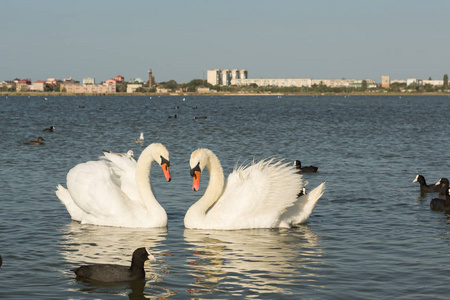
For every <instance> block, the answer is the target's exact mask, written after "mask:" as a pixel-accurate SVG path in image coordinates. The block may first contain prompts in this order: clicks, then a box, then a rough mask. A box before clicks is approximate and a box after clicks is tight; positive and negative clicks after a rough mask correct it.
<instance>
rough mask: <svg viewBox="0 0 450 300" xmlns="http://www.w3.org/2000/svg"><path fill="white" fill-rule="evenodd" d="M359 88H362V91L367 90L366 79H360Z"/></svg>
mask: <svg viewBox="0 0 450 300" xmlns="http://www.w3.org/2000/svg"><path fill="white" fill-rule="evenodd" d="M361 89H362V90H363V91H365V90H367V81H366V80H363V81H362V83H361Z"/></svg>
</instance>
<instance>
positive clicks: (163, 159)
mask: <svg viewBox="0 0 450 300" xmlns="http://www.w3.org/2000/svg"><path fill="white" fill-rule="evenodd" d="M160 156H161V165H163V164H166V165H167V167H170V161H168V160H167V159H165V158H164V157H162V155H160Z"/></svg>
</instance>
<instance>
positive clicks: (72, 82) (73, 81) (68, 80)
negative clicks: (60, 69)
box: [62, 77, 80, 86]
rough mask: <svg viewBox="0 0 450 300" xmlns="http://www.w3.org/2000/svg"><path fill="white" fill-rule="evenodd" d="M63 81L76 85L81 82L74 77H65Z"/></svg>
mask: <svg viewBox="0 0 450 300" xmlns="http://www.w3.org/2000/svg"><path fill="white" fill-rule="evenodd" d="M62 83H63V84H64V85H66V86H67V85H72V84H74V85H78V84H80V82H79V81H77V80H74V79H73V78H72V77H69V78H67V79H64V80H63V81H62Z"/></svg>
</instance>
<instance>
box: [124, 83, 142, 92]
mask: <svg viewBox="0 0 450 300" xmlns="http://www.w3.org/2000/svg"><path fill="white" fill-rule="evenodd" d="M141 87H142V83H132V84H127V93H134V92H135V91H136V90H137V89H138V88H141Z"/></svg>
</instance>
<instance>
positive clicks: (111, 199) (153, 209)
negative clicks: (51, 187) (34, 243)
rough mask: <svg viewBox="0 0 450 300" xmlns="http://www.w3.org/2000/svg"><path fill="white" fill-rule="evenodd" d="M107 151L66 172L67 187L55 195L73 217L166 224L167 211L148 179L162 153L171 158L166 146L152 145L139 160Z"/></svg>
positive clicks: (91, 221) (124, 223)
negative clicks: (155, 194)
mask: <svg viewBox="0 0 450 300" xmlns="http://www.w3.org/2000/svg"><path fill="white" fill-rule="evenodd" d="M104 154H105V156H102V157H100V159H99V160H98V161H88V162H86V163H81V164H78V165H76V166H75V167H73V168H72V169H71V170H70V171H69V173H68V174H67V189H65V188H64V187H62V186H61V185H58V187H57V191H56V195H57V196H58V198H59V199H60V200H61V202H62V203H63V204H64V205H65V206H66V208H67V211H68V212H69V214H70V216H71V217H72V219H73V220H76V221H80V222H81V223H82V224H95V225H106V226H121V227H164V226H167V214H166V212H165V210H164V208H162V206H161V205H160V204H159V203H158V202H157V201H156V199H155V197H154V195H153V192H152V191H151V185H150V181H149V180H150V179H149V174H150V168H151V163H152V162H153V161H157V162H158V163H159V164H161V156H163V157H164V158H165V159H167V160H168V159H169V153H168V151H167V149H166V148H165V147H164V146H163V145H162V144H151V145H149V146H148V147H147V148H146V149H144V151H143V152H142V153H141V156H140V157H139V160H138V162H137V163H136V161H135V160H134V159H132V158H129V157H127V156H123V155H122V156H121V155H116V154H114V153H108V152H104ZM167 172H168V171H167ZM169 176H170V174H169Z"/></svg>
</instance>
